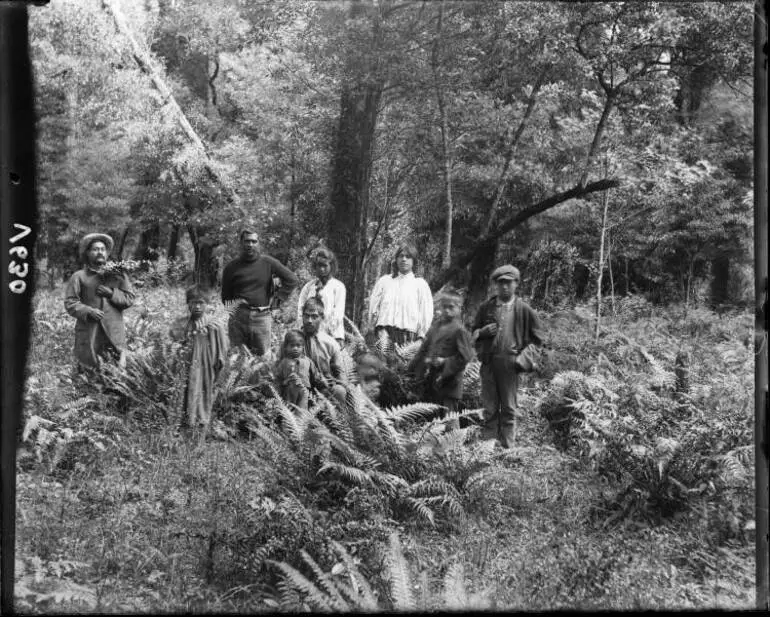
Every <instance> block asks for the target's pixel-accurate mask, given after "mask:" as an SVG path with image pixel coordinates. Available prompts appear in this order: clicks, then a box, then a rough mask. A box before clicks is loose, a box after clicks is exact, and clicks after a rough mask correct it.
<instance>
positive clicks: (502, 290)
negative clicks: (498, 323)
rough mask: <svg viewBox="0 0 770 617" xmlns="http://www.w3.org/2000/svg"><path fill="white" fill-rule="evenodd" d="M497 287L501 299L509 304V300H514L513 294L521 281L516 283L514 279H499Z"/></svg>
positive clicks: (496, 283)
mask: <svg viewBox="0 0 770 617" xmlns="http://www.w3.org/2000/svg"><path fill="white" fill-rule="evenodd" d="M495 285H496V287H497V295H498V296H499V297H500V299H501V300H502V301H503V302H508V300H510V299H511V298H513V294H514V293H515V291H516V288H517V287H518V286H519V281H514V280H513V279H497V281H496V282H495Z"/></svg>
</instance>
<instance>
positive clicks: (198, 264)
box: [187, 225, 217, 289]
mask: <svg viewBox="0 0 770 617" xmlns="http://www.w3.org/2000/svg"><path fill="white" fill-rule="evenodd" d="M187 233H188V235H189V236H190V242H192V245H193V252H194V253H195V264H194V266H193V280H194V282H195V284H197V285H200V286H201V287H202V288H203V289H212V288H214V287H215V286H216V284H217V262H216V259H215V257H214V248H216V246H217V245H216V243H214V242H212V241H211V240H210V239H209V238H208V236H207V235H206V231H205V230H204V229H201V228H199V227H195V226H193V225H188V227H187Z"/></svg>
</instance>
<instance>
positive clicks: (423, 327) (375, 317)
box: [369, 272, 433, 338]
mask: <svg viewBox="0 0 770 617" xmlns="http://www.w3.org/2000/svg"><path fill="white" fill-rule="evenodd" d="M432 321H433V294H432V293H431V291H430V287H429V286H428V283H427V281H426V280H425V279H424V278H422V277H419V276H415V275H414V272H409V273H408V274H399V275H397V276H395V277H394V276H393V275H391V274H386V275H385V276H382V277H380V278H379V279H378V280H377V282H376V283H375V285H374V289H373V290H372V295H371V298H370V299H369V323H370V324H372V325H373V326H374V327H377V326H393V327H395V328H400V329H402V330H409V331H410V332H415V333H416V334H417V336H418V337H420V338H424V337H425V334H426V333H427V332H428V328H430V324H431V322H432Z"/></svg>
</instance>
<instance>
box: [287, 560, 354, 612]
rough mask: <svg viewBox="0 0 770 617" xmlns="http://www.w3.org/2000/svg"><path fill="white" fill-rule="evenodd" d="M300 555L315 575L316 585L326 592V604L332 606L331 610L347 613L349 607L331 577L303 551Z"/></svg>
mask: <svg viewBox="0 0 770 617" xmlns="http://www.w3.org/2000/svg"><path fill="white" fill-rule="evenodd" d="M300 555H302V559H304V560H305V563H306V564H307V565H309V566H310V569H311V570H312V571H313V574H315V577H316V580H317V581H318V583H320V585H321V587H322V588H323V590H324V591H325V592H326V595H327V598H328V602H329V604H330V605H331V606H332V609H333V610H334V611H349V610H350V609H351V607H350V606H349V605H348V603H347V602H346V601H345V599H344V598H343V597H342V596H341V595H340V592H339V591H338V590H337V587H336V585H335V582H334V580H333V579H332V577H331V575H330V574H327V573H326V572H324V571H323V570H322V569H321V567H320V566H319V565H318V564H317V563H316V562H315V560H314V559H313V558H312V557H311V556H310V555H309V554H308V553H307V551H305V550H304V549H303V550H301V551H300Z"/></svg>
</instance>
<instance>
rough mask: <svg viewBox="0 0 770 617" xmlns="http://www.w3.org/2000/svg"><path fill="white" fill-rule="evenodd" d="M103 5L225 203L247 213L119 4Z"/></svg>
mask: <svg viewBox="0 0 770 617" xmlns="http://www.w3.org/2000/svg"><path fill="white" fill-rule="evenodd" d="M102 7H104V9H105V10H106V11H107V13H109V15H110V16H111V17H112V21H113V22H114V24H115V28H116V29H117V31H118V33H119V34H121V35H122V36H124V37H126V39H127V40H128V42H129V44H130V45H131V52H132V54H133V57H134V60H135V61H136V64H137V66H138V67H139V69H140V70H141V71H142V72H143V73H145V74H146V75H147V76H148V77H149V78H150V80H151V81H152V85H153V86H154V87H155V89H156V90H157V91H158V92H159V93H160V95H161V96H162V97H163V101H164V104H165V105H168V106H169V109H170V111H171V114H172V116H173V117H174V118H175V119H176V121H177V123H178V124H179V127H180V128H181V129H182V131H183V132H184V134H185V136H186V137H187V139H189V140H190V143H191V144H192V145H193V147H194V148H195V149H196V150H197V151H198V153H199V154H200V156H201V158H202V159H203V161H204V164H203V167H204V169H205V171H206V173H207V174H208V176H209V178H210V179H211V180H212V181H213V182H214V183H216V184H218V185H219V186H220V187H221V188H222V190H223V192H224V194H225V196H226V198H227V200H228V202H230V204H232V205H233V206H235V207H236V208H237V209H238V210H239V211H240V212H241V214H243V215H244V216H247V215H248V213H247V212H246V211H245V209H244V208H243V207H242V206H241V200H240V197H239V196H238V194H237V193H236V191H235V189H234V187H233V185H232V182H231V181H230V179H229V178H228V177H227V175H226V173H225V172H224V171H223V170H222V169H221V167H220V166H219V165H218V164H217V163H216V162H215V161H214V160H213V159H212V158H211V155H210V154H209V152H208V150H207V149H206V146H205V144H204V143H203V140H202V139H201V138H200V135H198V133H197V132H196V131H195V129H194V128H193V126H192V125H191V124H190V121H189V120H188V119H187V116H186V115H185V113H184V111H182V108H181V107H180V106H179V103H177V101H176V99H175V98H174V95H173V93H172V92H171V88H169V86H168V85H167V84H166V82H165V81H164V80H163V77H162V76H161V74H160V72H159V71H158V70H157V69H156V68H155V67H154V66H153V62H152V58H151V56H150V53H149V52H148V50H147V49H145V48H144V46H143V45H141V44H140V43H139V41H138V39H137V38H136V36H134V33H133V32H132V31H131V28H130V26H129V25H128V22H127V21H126V18H125V16H124V15H123V12H122V11H121V10H120V7H119V6H118V3H117V2H115V0H102ZM177 177H180V178H181V175H180V174H178V173H177Z"/></svg>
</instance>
